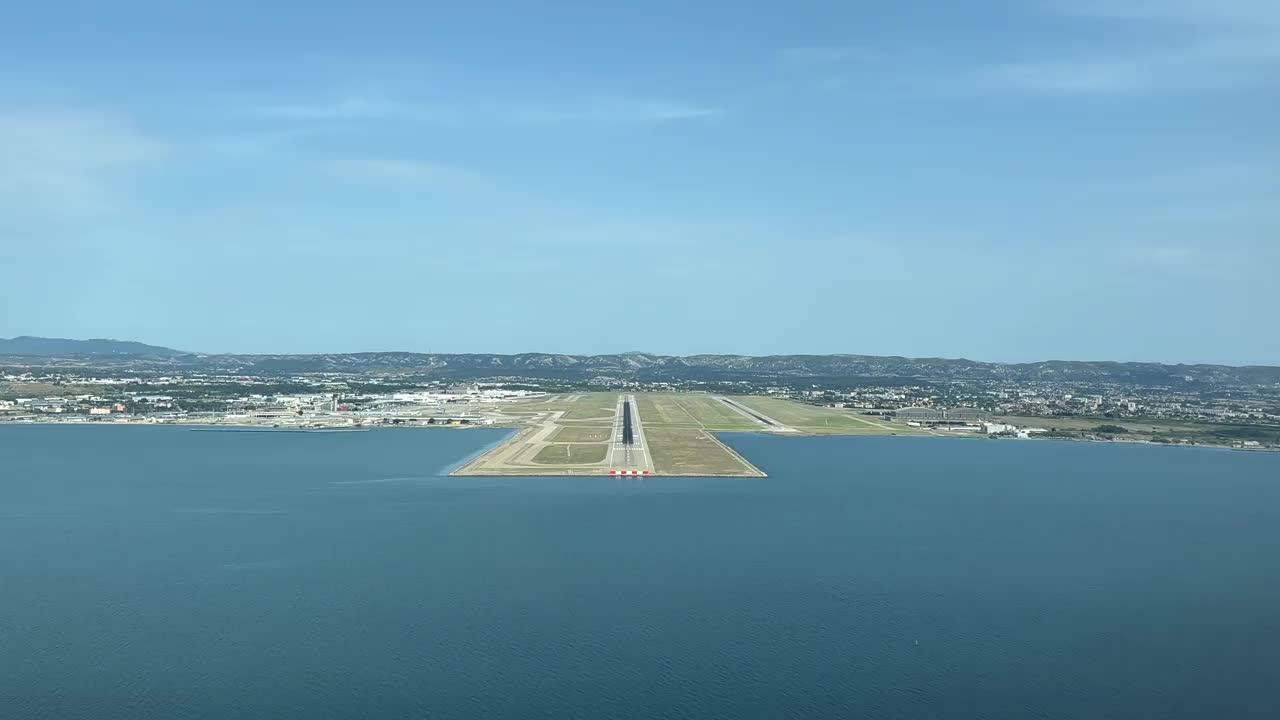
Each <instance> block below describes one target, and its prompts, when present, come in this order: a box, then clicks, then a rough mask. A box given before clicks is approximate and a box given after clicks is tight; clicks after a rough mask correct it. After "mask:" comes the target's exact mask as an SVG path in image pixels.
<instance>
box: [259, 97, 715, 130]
mask: <svg viewBox="0 0 1280 720" xmlns="http://www.w3.org/2000/svg"><path fill="white" fill-rule="evenodd" d="M248 113H249V114H251V115H254V116H257V117H260V118H265V119H270V120H280V121H290V122H337V121H369V122H372V121H382V122H388V121H403V122H418V123H428V124H450V125H457V124H461V123H470V124H476V125H500V126H558V125H574V124H622V125H635V124H642V125H649V124H662V123H675V122H687V121H696V120H708V119H711V118H715V117H719V116H721V115H723V114H725V110H724V108H721V107H717V106H713V105H706V104H697V103H688V102H681V101H675V100H667V99H663V98H643V97H636V98H625V97H604V98H585V99H584V98H565V99H559V100H554V101H547V102H545V103H530V102H526V101H523V100H516V99H502V98H492V97H477V98H469V99H466V100H452V101H448V102H444V101H439V102H436V101H428V100H416V101H408V100H395V99H390V98H387V97H383V96H377V95H353V96H343V97H337V98H333V99H321V100H307V101H289V102H265V103H257V104H253V105H251V106H250V107H249V108H248Z"/></svg>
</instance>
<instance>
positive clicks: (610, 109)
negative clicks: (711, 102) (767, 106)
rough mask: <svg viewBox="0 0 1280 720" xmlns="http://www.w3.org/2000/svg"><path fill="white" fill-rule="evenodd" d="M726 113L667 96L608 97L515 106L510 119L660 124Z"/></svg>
mask: <svg viewBox="0 0 1280 720" xmlns="http://www.w3.org/2000/svg"><path fill="white" fill-rule="evenodd" d="M723 114H724V110H723V109H722V108H718V107H711V106H705V105H689V104H684V103H678V102H670V101H666V100H640V99H634V100H623V99H605V100H593V101H587V102H582V101H566V102H563V103H560V104H557V105H546V106H536V107H520V108H514V109H512V110H511V111H510V112H509V114H508V117H507V119H508V120H510V121H511V122H513V123H515V124H517V125H565V124H575V123H597V124H657V123H670V122H680V121H688V120H706V119H711V118H715V117H718V116H720V115H723Z"/></svg>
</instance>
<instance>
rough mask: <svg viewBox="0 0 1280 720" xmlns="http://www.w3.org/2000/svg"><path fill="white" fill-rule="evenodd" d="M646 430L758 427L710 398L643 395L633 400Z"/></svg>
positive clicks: (729, 429) (736, 429) (684, 395)
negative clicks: (637, 406) (662, 428)
mask: <svg viewBox="0 0 1280 720" xmlns="http://www.w3.org/2000/svg"><path fill="white" fill-rule="evenodd" d="M636 401H637V404H638V405H639V408H638V409H639V411H640V417H641V418H643V420H644V423H645V427H649V426H653V427H688V428H700V429H705V430H716V431H725V432H730V431H739V430H757V429H759V427H760V426H759V425H758V424H757V423H755V422H754V421H752V420H751V419H749V418H746V417H743V416H742V414H741V413H738V412H736V411H734V410H733V409H732V408H730V407H728V406H726V405H725V404H724V403H722V402H720V401H719V400H717V399H715V397H713V396H711V395H702V394H693V393H683V394H676V393H661V394H658V393H645V394H642V395H637V396H636Z"/></svg>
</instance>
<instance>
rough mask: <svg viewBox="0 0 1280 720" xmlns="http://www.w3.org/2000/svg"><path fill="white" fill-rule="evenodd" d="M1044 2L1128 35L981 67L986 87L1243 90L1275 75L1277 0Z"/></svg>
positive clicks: (1279, 23)
mask: <svg viewBox="0 0 1280 720" xmlns="http://www.w3.org/2000/svg"><path fill="white" fill-rule="evenodd" d="M1047 8H1048V10H1049V11H1051V12H1054V13H1057V14H1063V15H1069V16H1073V17H1077V18H1082V19H1084V20H1087V21H1091V22H1097V23H1106V24H1108V25H1111V26H1113V27H1112V28H1111V29H1112V30H1113V31H1115V32H1121V33H1123V32H1125V31H1126V29H1127V31H1128V32H1129V33H1131V34H1132V37H1131V38H1130V39H1129V40H1128V41H1127V42H1126V43H1125V46H1124V47H1121V48H1117V49H1115V50H1111V51H1106V50H1099V51H1092V52H1091V53H1089V54H1085V55H1072V56H1064V57H1047V58H1046V57H1039V58H1029V59H1021V60H1015V61H1010V62H1007V63H1002V64H997V65H994V66H991V67H988V68H985V69H983V70H982V71H981V72H980V83H981V84H982V85H983V86H984V87H987V88H991V89H1005V90H1017V91H1030V92H1043V93H1056V94H1112V95H1115V94H1141V93H1167V92H1195V91H1204V90H1221V89H1235V88H1247V87H1254V86H1258V85H1262V84H1267V83H1270V82H1275V81H1276V79H1277V77H1280V74H1278V72H1277V71H1280V3H1276V2H1274V1H1273V0H1234V1H1233V0H1216V1H1213V2H1211V1H1208V0H1165V1H1163V2H1153V1H1150V0H1147V1H1143V0H1136V1H1130V2H1099V1H1097V0H1075V1H1073V2H1055V3H1051V4H1050V5H1048V6H1047ZM1135 48H1136V49H1135Z"/></svg>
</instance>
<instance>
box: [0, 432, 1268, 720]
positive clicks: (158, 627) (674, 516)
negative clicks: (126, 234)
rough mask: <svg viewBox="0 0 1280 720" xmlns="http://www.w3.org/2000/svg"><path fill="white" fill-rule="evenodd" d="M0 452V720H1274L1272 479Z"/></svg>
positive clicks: (1145, 454)
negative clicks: (568, 468)
mask: <svg viewBox="0 0 1280 720" xmlns="http://www.w3.org/2000/svg"><path fill="white" fill-rule="evenodd" d="M503 437H505V434H504V433H503V432H501V431H490V430H467V431H450V430H425V429H424V430H387V431H376V432H365V433H348V434H297V433H234V432H192V431H190V430H187V429H182V428H172V427H168V428H165V427H149V428H143V427H74V426H64V427H57V426H36V427H32V426H25V427H0V718H5V719H6V720H10V719H26V718H50V719H53V718H56V719H58V720H70V719H75V718H131V719H149V718H165V719H169V718H202V719H203V718H210V719H212V718H218V719H223V718H238V719H245V718H252V719H257V718H308V719H315V718H556V719H558V720H559V719H564V718H735V719H742V718H748V719H749V718H762V719H765V718H768V719H775V718H787V717H795V718H800V717H804V718H1089V719H1090V720H1099V719H1103V718H1124V719H1125V720H1131V719H1133V718H1162V719H1165V720H1169V719H1174V720H1177V719H1181V718H1268V719H1270V720H1274V718H1277V717H1280V455H1273V454H1271V455H1264V454H1249V453H1238V452H1227V451H1215V450H1197V449H1183V448H1161V447H1146V446H1133V445H1102V444H1083V443H1055V442H1046V441H1021V442H1019V441H999V442H995V441H984V440H947V439H939V438H892V437H890V438H875V437H868V438H783V437H764V436H751V435H727V436H725V439H726V440H727V441H728V442H729V443H730V444H731V445H733V447H734V448H736V449H737V450H738V451H740V452H741V453H742V454H743V455H745V456H746V457H747V458H748V459H750V460H751V461H752V462H753V463H755V464H757V465H758V466H759V467H761V468H762V469H764V470H765V471H766V472H768V473H769V474H770V477H769V478H766V479H651V480H645V481H642V482H640V481H626V480H613V479H609V478H603V477H602V478H577V479H555V478H541V479H526V478H504V479H478V478H448V477H444V476H443V473H444V471H445V470H446V469H447V468H449V467H451V466H453V465H456V464H457V463H458V462H460V461H461V460H463V459H464V458H466V457H468V456H469V455H472V454H474V453H476V452H478V451H480V450H481V449H483V448H484V447H486V446H488V445H490V444H492V443H494V442H497V441H499V440H501V439H502V438H503Z"/></svg>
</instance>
